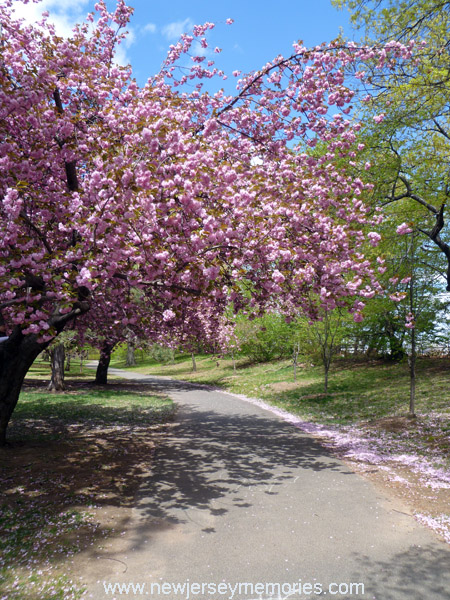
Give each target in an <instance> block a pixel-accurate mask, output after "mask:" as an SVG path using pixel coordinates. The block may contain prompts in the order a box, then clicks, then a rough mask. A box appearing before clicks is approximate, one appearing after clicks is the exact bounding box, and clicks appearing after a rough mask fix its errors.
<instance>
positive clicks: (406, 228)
mask: <svg viewBox="0 0 450 600" xmlns="http://www.w3.org/2000/svg"><path fill="white" fill-rule="evenodd" d="M396 231H397V233H398V234H399V235H405V234H407V233H412V229H411V227H410V226H409V225H408V224H407V223H402V224H401V225H399V226H398V227H397V230H396Z"/></svg>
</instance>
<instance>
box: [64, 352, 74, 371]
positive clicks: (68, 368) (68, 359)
mask: <svg viewBox="0 0 450 600" xmlns="http://www.w3.org/2000/svg"><path fill="white" fill-rule="evenodd" d="M71 358H72V355H71V354H70V352H68V353H67V354H66V366H65V370H66V371H67V372H68V371H70V359H71Z"/></svg>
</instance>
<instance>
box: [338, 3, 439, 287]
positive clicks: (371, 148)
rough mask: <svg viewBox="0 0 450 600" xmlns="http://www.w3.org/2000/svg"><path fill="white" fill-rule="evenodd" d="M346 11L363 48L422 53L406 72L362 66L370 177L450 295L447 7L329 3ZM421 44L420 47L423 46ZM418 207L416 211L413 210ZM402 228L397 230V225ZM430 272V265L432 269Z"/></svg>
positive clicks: (400, 66) (383, 203)
mask: <svg viewBox="0 0 450 600" xmlns="http://www.w3.org/2000/svg"><path fill="white" fill-rule="evenodd" d="M333 3H334V4H335V5H337V6H341V7H343V6H346V7H348V8H349V9H350V11H351V13H352V20H353V22H354V24H355V25H356V26H357V27H360V28H362V27H364V29H365V32H366V40H365V41H366V42H368V43H380V44H382V43H385V42H386V40H388V39H390V40H398V41H400V42H402V43H408V42H409V41H411V40H416V43H417V45H418V46H420V51H418V53H417V58H416V60H415V61H414V62H412V63H410V64H409V65H404V64H397V65H394V64H392V65H391V69H390V70H389V71H386V70H384V69H378V68H377V66H376V65H375V64H374V65H373V66H372V68H370V65H369V64H367V65H366V70H367V73H366V74H367V76H368V79H367V82H368V87H369V88H370V89H368V91H369V94H368V96H367V98H366V101H365V103H364V102H363V104H362V106H364V107H365V108H361V109H360V110H361V113H362V115H364V116H363V121H364V125H365V132H364V135H363V138H364V142H365V144H366V152H367V160H369V161H370V162H371V163H372V169H371V174H372V176H373V181H375V182H377V185H376V187H375V195H376V198H377V202H378V204H379V205H381V206H383V207H392V206H393V205H400V206H399V208H398V209H394V210H398V211H399V212H400V211H403V212H404V214H405V219H404V220H405V222H406V223H410V224H411V225H414V229H415V231H419V232H420V233H421V234H422V235H423V236H425V238H426V239H427V241H428V243H429V247H430V248H434V249H437V250H439V252H440V254H441V263H442V267H441V271H442V272H443V275H444V281H445V285H446V287H447V291H449V290H450V247H449V245H448V243H447V242H446V241H445V240H446V239H447V240H448V235H449V233H448V226H447V224H446V214H447V212H446V211H447V202H448V196H449V193H450V178H449V177H450V116H449V115H450V113H449V107H450V80H449V76H448V50H449V44H450V35H449V32H450V2H447V1H444V2H439V1H437V0H419V1H414V2H413V1H412V0H381V1H380V0H358V1H356V0H333ZM422 41H423V42H424V44H423V45H422ZM413 205H415V206H413ZM399 224H400V223H398V225H399ZM432 262H433V266H432V267H431V269H433V268H434V266H435V260H433V261H432Z"/></svg>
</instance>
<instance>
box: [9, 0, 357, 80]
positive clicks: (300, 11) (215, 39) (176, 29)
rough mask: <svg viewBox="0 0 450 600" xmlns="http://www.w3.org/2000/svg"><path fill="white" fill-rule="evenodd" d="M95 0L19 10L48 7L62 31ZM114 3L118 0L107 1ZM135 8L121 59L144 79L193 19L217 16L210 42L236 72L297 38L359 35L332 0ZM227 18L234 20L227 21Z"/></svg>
mask: <svg viewBox="0 0 450 600" xmlns="http://www.w3.org/2000/svg"><path fill="white" fill-rule="evenodd" d="M94 4H95V1H94V0H43V1H42V2H41V3H40V4H37V5H35V4H28V5H26V7H24V8H23V9H21V8H20V2H17V7H18V10H19V11H20V14H21V15H22V16H25V17H26V18H27V20H34V19H36V18H37V17H38V16H39V14H40V13H41V12H42V11H43V10H48V11H49V12H50V14H51V15H52V19H53V20H54V21H55V23H56V25H57V27H58V28H59V30H60V32H61V33H63V34H65V35H67V34H68V33H69V31H70V28H71V26H72V24H73V23H74V22H76V21H79V20H81V19H82V18H83V17H84V16H85V14H86V13H87V12H88V11H90V10H92V9H93V6H94ZM107 4H108V6H109V7H111V8H113V7H114V6H115V1H114V0H107ZM128 4H130V5H131V6H133V7H134V9H135V12H134V15H133V18H132V21H131V23H130V28H129V29H130V35H129V38H128V40H127V42H126V44H125V45H124V47H123V48H122V49H121V53H120V60H121V62H130V63H131V65H132V66H133V70H134V74H135V76H136V78H137V79H138V82H139V83H140V84H143V83H144V82H145V81H146V80H147V78H148V77H149V76H151V75H153V74H154V73H156V72H157V71H158V69H159V67H160V65H161V63H162V61H163V60H164V57H165V54H166V52H167V49H168V47H169V45H170V44H173V43H175V42H176V41H177V38H178V36H179V34H180V33H181V32H182V31H185V30H189V29H190V28H192V25H193V24H197V23H204V22H205V21H212V22H214V23H216V29H215V30H213V31H212V32H210V33H209V34H208V41H209V43H210V46H211V47H212V48H214V47H215V46H218V47H220V48H222V49H223V52H222V53H221V54H220V55H212V56H211V57H212V58H213V59H217V64H218V66H220V68H223V69H224V70H225V72H227V73H229V74H230V79H232V78H231V72H232V71H233V70H240V71H242V72H244V73H246V72H249V71H252V70H257V69H259V68H260V67H262V66H263V65H264V64H265V63H266V62H267V61H269V60H271V59H273V58H274V57H275V56H277V55H278V54H283V55H289V53H290V52H291V45H292V42H293V41H294V40H299V39H301V40H303V42H304V44H305V45H306V46H314V45H317V44H320V43H321V42H323V41H329V40H331V39H333V38H335V37H336V36H337V35H338V34H339V31H340V28H342V30H343V32H344V34H345V35H346V36H348V37H353V36H354V34H353V32H352V29H351V27H350V24H349V15H348V13H347V11H346V10H344V11H338V10H337V9H335V8H334V7H333V6H332V5H331V2H330V0H276V1H273V2H265V1H264V0H259V1H257V0H256V1H253V0H225V1H223V0H222V1H220V2H217V1H216V2H211V1H205V0H190V1H189V2H186V0H170V1H169V0H167V1H164V0H129V2H128ZM227 18H232V19H234V24H233V25H231V26H229V25H226V24H225V21H226V19H227Z"/></svg>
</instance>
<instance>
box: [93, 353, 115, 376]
mask: <svg viewBox="0 0 450 600" xmlns="http://www.w3.org/2000/svg"><path fill="white" fill-rule="evenodd" d="M113 348H114V344H104V346H102V349H101V350H100V360H99V361H98V367H97V372H96V374H95V383H97V384H98V385H106V384H107V383H108V367H109V363H110V362H111V352H112V350H113Z"/></svg>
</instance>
